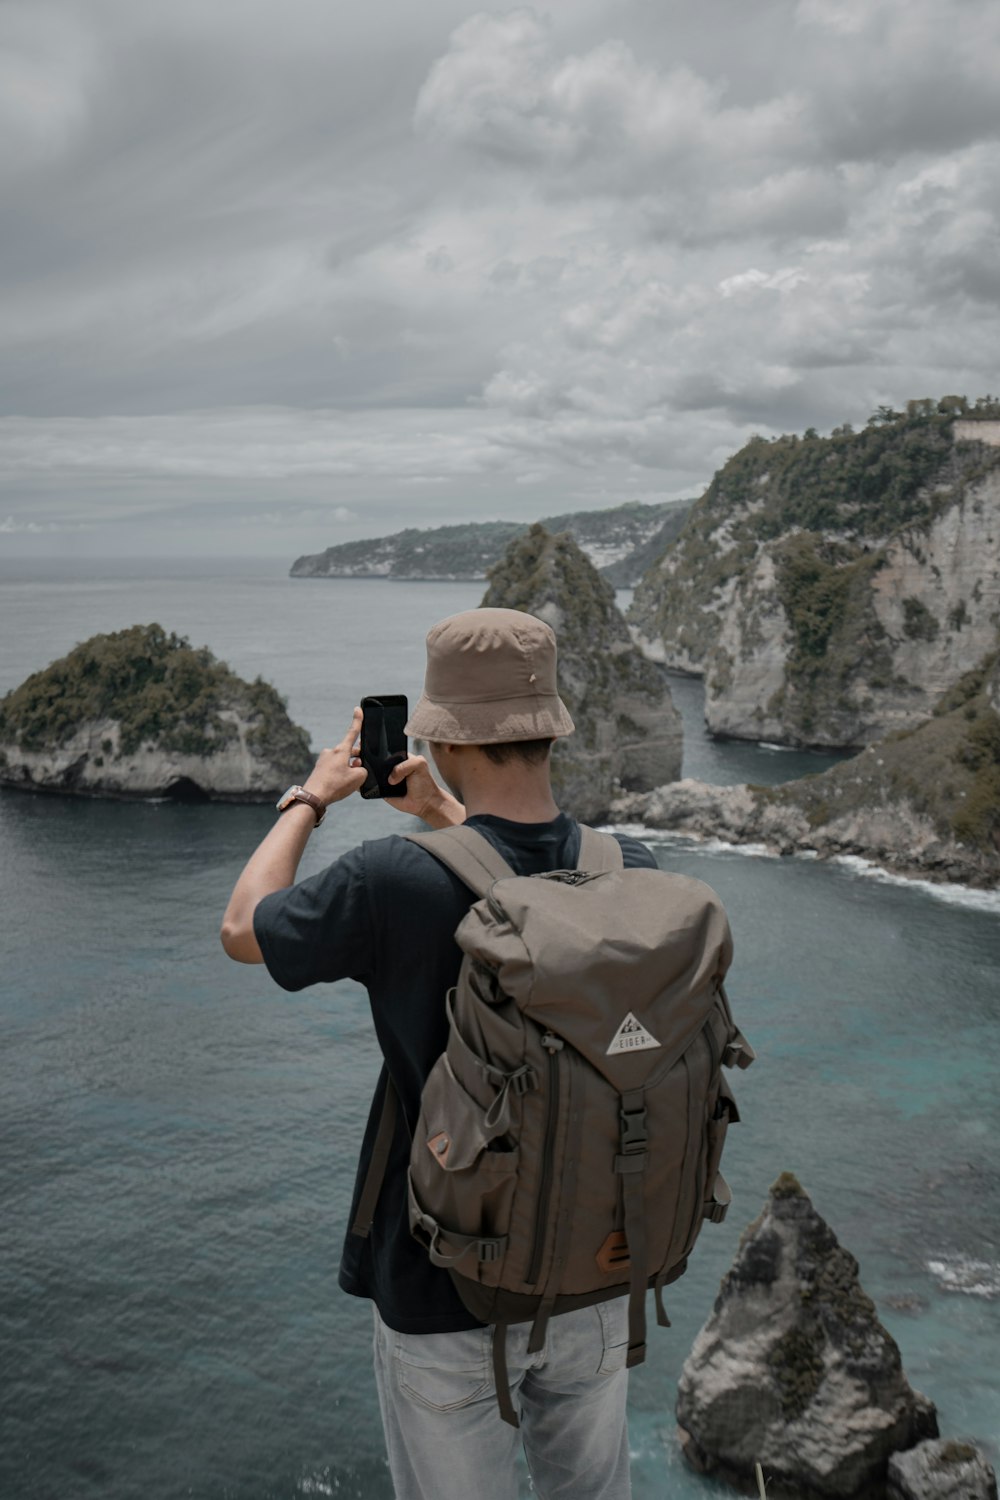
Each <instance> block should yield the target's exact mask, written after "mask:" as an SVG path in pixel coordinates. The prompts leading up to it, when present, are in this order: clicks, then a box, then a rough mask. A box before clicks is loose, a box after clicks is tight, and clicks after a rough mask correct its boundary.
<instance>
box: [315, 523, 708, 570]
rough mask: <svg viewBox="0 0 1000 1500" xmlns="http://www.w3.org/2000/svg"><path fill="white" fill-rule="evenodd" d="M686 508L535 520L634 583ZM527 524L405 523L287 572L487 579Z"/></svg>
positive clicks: (666, 542) (669, 539)
mask: <svg viewBox="0 0 1000 1500" xmlns="http://www.w3.org/2000/svg"><path fill="white" fill-rule="evenodd" d="M689 508H690V506H689V503H688V502H674V503H664V504H662V505H639V504H628V505H620V506H618V507H617V508H615V509H614V510H597V511H593V510H591V511H575V512H573V513H571V514H567V515H564V516H550V517H549V518H548V519H547V520H544V521H542V522H541V523H540V524H541V525H542V526H544V527H545V528H546V530H547V531H551V532H562V531H568V532H569V533H570V534H571V535H572V536H573V537H574V539H575V540H576V542H577V543H578V544H579V546H580V547H581V548H582V550H583V551H584V552H585V553H586V554H587V556H588V557H589V558H590V561H591V562H592V563H593V564H594V566H595V567H596V568H598V569H599V570H600V571H601V572H602V573H604V574H605V576H607V577H608V580H609V582H611V583H613V584H614V586H615V587H616V588H627V587H630V586H631V585H632V584H634V583H636V582H637V581H638V579H639V578H640V577H641V576H642V574H643V572H644V571H645V569H646V568H647V567H648V566H649V564H650V563H651V562H652V561H653V560H654V559H655V558H656V557H658V556H659V555H660V553H661V552H662V551H663V550H664V549H665V548H666V547H668V546H670V544H671V542H672V541H673V540H674V538H675V537H676V535H677V533H678V531H679V530H680V527H681V525H682V524H683V521H684V518H685V517H686V516H687V512H688V510H689ZM527 530H528V526H527V524H522V523H520V522H518V521H482V522H469V523H466V524H463V525H459V526H437V527H432V528H428V529H425V530H420V529H417V528H415V527H410V528H408V529H407V530H406V531H397V532H395V533H393V535H391V536H383V537H371V538H368V539H366V540H364V541H357V542H342V543H341V544H340V545H339V546H337V547H328V548H327V549H326V551H325V552H319V553H315V554H313V555H309V556H305V557H300V558H298V559H297V560H296V561H295V562H294V563H293V564H292V567H291V577H292V578H396V579H404V578H414V579H435V578H436V579H476V578H485V577H486V576H487V574H488V573H489V570H490V569H491V568H493V567H495V566H496V564H497V563H498V562H499V561H500V560H501V558H502V557H503V554H504V549H505V548H506V547H507V546H508V545H509V543H510V542H512V541H513V540H514V538H515V537H518V536H524V535H525V534H526V532H527Z"/></svg>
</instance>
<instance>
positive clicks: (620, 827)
mask: <svg viewBox="0 0 1000 1500" xmlns="http://www.w3.org/2000/svg"><path fill="white" fill-rule="evenodd" d="M606 831H607V832H610V833H625V834H628V835H629V837H630V838H634V839H641V840H642V842H643V843H644V844H659V845H664V846H673V847H682V848H685V849H686V850H687V851H688V852H689V853H697V854H745V855H749V856H750V857H751V858H753V859H784V858H791V859H808V860H818V859H819V855H818V853H817V852H816V850H815V849H799V850H797V851H796V852H795V853H794V854H792V855H790V856H786V855H781V854H779V853H778V852H777V850H776V849H772V848H769V847H768V845H766V844H734V843H732V842H731V841H730V840H728V839H720V838H715V837H705V836H704V835H703V834H700V833H687V832H683V831H681V830H672V829H666V828H647V827H646V826H645V824H643V823H613V824H609V825H607V828H606ZM828 862H829V863H830V864H832V865H840V866H841V867H842V868H843V869H846V870H848V871H850V873H851V874H852V875H857V876H858V877H859V878H861V879H863V880H877V881H878V882H879V883H880V884H882V885H894V886H897V887H899V888H901V889H904V890H911V891H912V890H918V891H920V892H921V893H922V894H923V895H926V896H933V897H934V898H935V900H937V901H944V902H945V903H946V904H947V905H949V906H963V907H965V908H966V909H967V910H969V911H986V912H994V913H996V914H997V915H1000V890H994V891H977V890H972V889H970V887H969V886H966V885H955V884H953V883H949V882H946V881H939V880H924V879H922V878H921V877H919V876H913V875H900V874H898V873H897V872H896V871H894V870H886V869H884V868H883V866H882V865H878V864H876V863H875V861H874V860H871V859H863V858H862V857H861V856H860V855H858V854H831V855H829V856H828Z"/></svg>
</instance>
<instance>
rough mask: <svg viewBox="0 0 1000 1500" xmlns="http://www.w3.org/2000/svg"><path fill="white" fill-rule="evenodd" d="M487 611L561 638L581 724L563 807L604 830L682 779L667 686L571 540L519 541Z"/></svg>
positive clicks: (677, 720)
mask: <svg viewBox="0 0 1000 1500" xmlns="http://www.w3.org/2000/svg"><path fill="white" fill-rule="evenodd" d="M482 604H483V606H484V607H491V608H502V609H521V610H524V611H525V612H526V613H528V614H533V615H537V616H538V617H539V618H540V619H543V620H545V621H546V622H547V623H548V624H549V625H551V626H552V628H553V630H554V631H555V632H556V636H557V638H558V641H559V689H560V693H561V694H562V696H563V698H564V699H565V701H566V704H567V707H568V708H569V711H570V713H571V714H572V715H573V720H574V723H575V724H576V732H575V733H574V734H572V735H570V736H569V738H568V739H565V740H558V741H557V742H556V746H555V749H554V751H553V756H552V781H553V786H554V787H555V790H556V800H557V801H558V802H559V804H560V806H563V807H565V808H566V810H567V811H568V812H571V813H572V814H573V816H574V817H577V818H582V819H583V820H584V821H585V822H596V821H599V820H600V819H602V818H604V817H606V816H607V813H608V810H609V808H610V806H611V803H612V800H613V798H614V797H615V795H616V794H617V793H619V792H620V791H621V790H622V789H625V790H634V791H636V792H643V791H645V790H647V789H649V788H652V787H657V786H660V785H661V784H662V783H664V782H668V781H672V780H673V779H674V777H676V776H679V775H680V770H681V745H682V725H681V717H680V714H679V713H678V711H677V709H676V708H675V707H674V704H673V700H672V699H671V696H670V690H669V687H668V686H667V681H666V676H665V674H664V672H663V670H662V669H661V668H660V667H658V666H656V665H655V664H654V663H653V662H650V661H647V660H646V659H645V657H643V656H642V654H641V653H640V652H639V651H638V650H637V648H636V647H635V645H634V644H633V642H632V639H631V637H630V635H629V632H628V627H627V625H626V624H625V619H624V616H623V615H622V614H621V611H620V610H619V609H618V608H617V606H616V605H615V594H614V589H613V588H612V586H611V585H610V584H609V583H608V582H607V580H606V579H604V578H602V577H601V576H600V575H599V573H598V572H597V570H596V568H595V567H594V566H593V564H592V563H591V562H590V561H589V560H588V558H587V557H585V556H584V553H583V552H582V550H581V549H580V547H578V546H577V544H576V542H575V541H574V540H573V538H572V537H571V536H570V535H569V534H568V533H563V534H562V535H559V536H552V535H550V533H549V532H547V531H546V530H545V528H544V527H543V526H542V525H540V524H539V525H535V526H532V528H531V530H530V531H529V532H528V534H527V535H526V536H523V537H518V538H516V539H515V540H514V541H512V542H511V543H510V545H509V546H508V548H507V552H506V554H505V555H504V557H503V559H502V560H501V561H500V562H499V563H498V564H497V565H496V567H495V568H493V570H492V571H491V573H490V586H489V588H488V590H487V591H486V594H485V595H484V597H483V600H482Z"/></svg>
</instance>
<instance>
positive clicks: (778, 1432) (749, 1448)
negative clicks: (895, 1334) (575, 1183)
mask: <svg viewBox="0 0 1000 1500" xmlns="http://www.w3.org/2000/svg"><path fill="white" fill-rule="evenodd" d="M677 1419H678V1422H679V1423H680V1427H681V1440H682V1443H683V1446H684V1453H685V1456H686V1457H687V1458H688V1460H689V1461H690V1462H691V1463H692V1464H693V1465H694V1466H695V1467H696V1468H698V1469H699V1470H702V1471H708V1472H712V1473H718V1474H719V1475H720V1476H721V1477H723V1478H728V1479H730V1480H732V1481H734V1482H737V1483H745V1482H747V1481H749V1480H751V1479H752V1477H753V1474H754V1464H755V1463H760V1464H761V1466H762V1468H763V1470H764V1473H765V1475H766V1476H768V1489H769V1492H770V1493H772V1494H779V1493H782V1492H784V1493H789V1492H792V1493H795V1494H797V1495H805V1496H812V1497H818V1496H830V1497H837V1500H847V1497H850V1496H860V1495H866V1496H872V1497H875V1496H880V1495H882V1494H884V1490H885V1482H886V1474H887V1469H888V1464H889V1459H890V1457H891V1455H892V1454H894V1453H896V1452H898V1451H900V1450H903V1449H907V1448H911V1447H913V1445H914V1444H915V1443H918V1442H920V1441H922V1440H923V1439H925V1438H929V1437H936V1436H937V1419H936V1415H935V1411H934V1407H933V1405H932V1404H931V1403H930V1402H929V1401H927V1400H926V1399H925V1398H924V1397H923V1396H920V1395H919V1394H917V1393H916V1392H915V1391H913V1390H912V1389H911V1388H910V1386H909V1384H908V1383H907V1380H906V1377H905V1375H904V1374H903V1369H902V1364H901V1361H900V1356H899V1350H898V1348H897V1346H896V1344H895V1343H894V1341H893V1339H892V1337H891V1336H890V1334H889V1333H888V1332H887V1331H886V1329H885V1328H884V1327H883V1326H882V1324H881V1323H880V1322H879V1319H878V1315H877V1313H876V1311H875V1306H874V1304H873V1303H872V1301H871V1299H870V1298H869V1297H868V1296H867V1295H866V1294H865V1292H864V1291H863V1290H862V1288H861V1285H860V1282H859V1279H858V1266H857V1262H856V1261H855V1260H854V1258H853V1256H851V1255H849V1254H848V1252H847V1251H846V1250H844V1249H843V1248H842V1247H841V1246H840V1245H839V1244H838V1243H837V1239H836V1237H835V1235H834V1234H833V1232H832V1230H831V1229H830V1228H829V1226H828V1225H827V1224H826V1223H825V1222H824V1221H823V1219H822V1218H820V1216H819V1214H817V1213H816V1211H815V1209H814V1208H813V1205H812V1203H811V1202H810V1200H809V1198H808V1197H807V1195H806V1194H805V1193H804V1192H803V1190H802V1188H801V1187H800V1186H799V1184H798V1182H797V1181H796V1180H795V1178H794V1177H793V1176H791V1174H790V1173H784V1174H783V1175H782V1176H781V1177H779V1179H778V1181H777V1182H776V1183H775V1184H774V1186H773V1188H772V1189H771V1193H770V1196H769V1198H768V1201H767V1203H766V1205H765V1207H764V1211H763V1213H762V1214H761V1216H760V1218H759V1219H758V1220H757V1221H756V1222H755V1223H754V1224H752V1225H751V1226H750V1227H749V1229H748V1230H747V1231H746V1233H745V1234H744V1236H743V1239H742V1241H741V1243H740V1248H739V1251H738V1253H737V1256H736V1259H735V1261H734V1263H733V1266H732V1268H731V1269H730V1271H729V1272H728V1274H727V1275H726V1277H725V1278H724V1280H723V1282H722V1286H721V1289H720V1292H719V1296H718V1300H717V1301H716V1304H715V1308H714V1310H713V1312H712V1314H711V1316H710V1318H709V1320H708V1322H707V1323H706V1324H705V1326H704V1328H703V1329H702V1331H701V1333H700V1334H699V1335H698V1337H697V1339H696V1340H695V1343H694V1346H693V1348H692V1350H691V1353H690V1355H689V1357H688V1359H687V1361H686V1363H685V1365H684V1369H683V1371H682V1373H681V1378H680V1383H679V1388H678V1398H677Z"/></svg>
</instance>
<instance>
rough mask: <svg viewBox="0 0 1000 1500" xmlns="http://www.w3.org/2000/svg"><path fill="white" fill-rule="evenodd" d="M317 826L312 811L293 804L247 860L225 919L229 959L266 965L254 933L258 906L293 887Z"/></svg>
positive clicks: (307, 807) (301, 805) (309, 808)
mask: <svg viewBox="0 0 1000 1500" xmlns="http://www.w3.org/2000/svg"><path fill="white" fill-rule="evenodd" d="M315 826H316V814H315V812H314V811H313V809H312V808H311V807H310V806H309V805H308V804H307V803H305V802H293V803H292V804H291V806H290V807H288V808H287V809H286V810H285V811H284V812H283V813H282V814H281V817H280V818H279V819H278V821H277V823H275V825H274V827H273V828H272V829H271V831H270V833H269V834H268V835H267V837H266V838H265V839H263V840H262V841H261V843H260V844H259V845H258V846H257V848H256V850H255V851H254V853H253V854H251V856H250V858H249V859H248V860H247V863H246V866H245V867H244V870H243V874H242V875H241V876H240V878H239V880H237V882H236V885H235V886H234V887H233V894H232V895H231V896H230V898H229V905H228V906H227V907H226V913H225V916H224V917H223V919H222V933H221V937H222V946H223V948H225V950H226V952H227V953H228V954H229V957H230V958H235V959H237V960H238V961H239V962H240V963H244V964H260V963H263V962H264V955H263V954H262V953H261V951H260V944H259V943H258V942H257V939H256V937H255V936H254V930H253V914H254V912H255V911H256V909H257V903H258V902H259V901H262V900H263V899H264V897H265V896H270V895H271V893H272V891H282V890H284V888H285V886H287V885H291V884H292V882H293V881H294V879H295V876H296V874H297V872H298V868H299V862H300V860H301V859H302V853H303V850H304V849H305V847H306V844H307V843H308V842H309V835H310V833H311V832H312V830H313V829H314V828H315Z"/></svg>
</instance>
